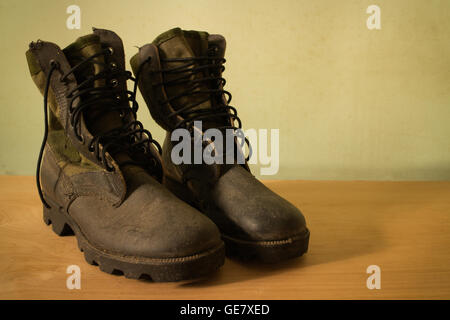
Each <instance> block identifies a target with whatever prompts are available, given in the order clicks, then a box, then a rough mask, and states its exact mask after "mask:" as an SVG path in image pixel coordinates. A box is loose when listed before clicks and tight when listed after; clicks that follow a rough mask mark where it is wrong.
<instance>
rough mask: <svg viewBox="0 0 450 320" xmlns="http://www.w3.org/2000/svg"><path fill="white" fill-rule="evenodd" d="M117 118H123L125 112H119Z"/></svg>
mask: <svg viewBox="0 0 450 320" xmlns="http://www.w3.org/2000/svg"><path fill="white" fill-rule="evenodd" d="M119 117H121V118H123V117H125V112H123V110H120V112H119Z"/></svg>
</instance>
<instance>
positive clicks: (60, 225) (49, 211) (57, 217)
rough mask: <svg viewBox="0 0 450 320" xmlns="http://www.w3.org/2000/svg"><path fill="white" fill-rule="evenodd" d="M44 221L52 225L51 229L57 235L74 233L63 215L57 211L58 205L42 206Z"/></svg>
mask: <svg viewBox="0 0 450 320" xmlns="http://www.w3.org/2000/svg"><path fill="white" fill-rule="evenodd" d="M44 223H45V224H46V225H50V224H51V225H52V229H53V231H54V232H55V233H56V234H57V235H58V236H72V235H74V233H73V230H72V228H71V227H70V226H69V224H68V223H67V220H66V218H65V217H64V215H63V214H62V213H61V212H59V207H58V206H52V207H51V208H46V207H45V206H44Z"/></svg>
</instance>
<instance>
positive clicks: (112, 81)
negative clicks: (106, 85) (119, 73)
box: [110, 79, 119, 87]
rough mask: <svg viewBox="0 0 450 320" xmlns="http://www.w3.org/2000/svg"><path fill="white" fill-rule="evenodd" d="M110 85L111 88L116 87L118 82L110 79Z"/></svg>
mask: <svg viewBox="0 0 450 320" xmlns="http://www.w3.org/2000/svg"><path fill="white" fill-rule="evenodd" d="M110 83H111V85H112V86H113V87H117V86H118V85H119V81H117V79H111V81H110Z"/></svg>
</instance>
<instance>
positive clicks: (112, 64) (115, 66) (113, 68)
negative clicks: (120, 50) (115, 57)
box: [109, 62, 117, 70]
mask: <svg viewBox="0 0 450 320" xmlns="http://www.w3.org/2000/svg"><path fill="white" fill-rule="evenodd" d="M109 67H110V68H111V69H112V70H115V69H117V63H115V62H111V63H110V64H109Z"/></svg>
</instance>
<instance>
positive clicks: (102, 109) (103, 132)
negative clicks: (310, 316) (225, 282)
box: [26, 28, 309, 281]
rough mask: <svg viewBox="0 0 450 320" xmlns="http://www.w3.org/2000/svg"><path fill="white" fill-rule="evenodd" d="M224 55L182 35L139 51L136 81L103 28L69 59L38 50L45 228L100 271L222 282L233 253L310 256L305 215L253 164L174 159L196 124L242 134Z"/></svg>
mask: <svg viewBox="0 0 450 320" xmlns="http://www.w3.org/2000/svg"><path fill="white" fill-rule="evenodd" d="M224 53H225V39H224V38H223V37H222V36H220V35H212V34H208V33H206V32H197V31H184V30H181V29H179V28H175V29H172V30H169V31H167V32H165V33H163V34H162V35H160V36H158V37H157V38H156V39H155V40H154V41H153V42H152V43H150V44H146V45H145V46H143V47H141V48H139V52H138V53H137V54H136V55H135V56H134V57H133V58H132V59H131V66H132V69H133V72H134V75H135V76H134V77H133V75H132V73H131V72H129V71H126V70H125V57H124V49H123V44H122V40H121V39H120V38H119V37H118V36H117V35H116V34H115V33H114V32H112V31H108V30H104V29H95V28H94V29H93V33H92V34H89V35H86V36H83V37H80V38H78V39H77V40H76V41H75V42H74V43H72V44H70V45H69V46H68V47H66V48H65V49H60V48H59V47H58V46H57V45H55V44H53V43H51V42H45V41H41V40H38V41H37V42H32V43H31V44H30V47H29V50H28V51H27V52H26V57H27V61H28V66H29V69H30V73H31V76H32V78H33V81H34V82H35V84H36V85H37V87H38V88H39V90H40V91H41V93H43V95H44V115H45V134H44V141H43V143H42V147H41V151H40V154H39V159H38V166H37V172H36V180H37V187H38V191H39V195H40V197H41V200H42V203H43V205H44V221H45V223H46V224H48V225H49V224H51V225H52V228H53V230H54V231H55V232H56V233H57V234H58V235H70V234H75V235H76V238H77V241H78V245H79V248H80V250H81V251H83V252H84V255H85V258H86V260H87V262H88V263H90V264H93V265H99V266H100V269H101V270H102V271H105V272H108V273H114V274H124V275H125V276H126V277H128V278H151V279H152V280H154V281H176V280H182V279H191V278H196V277H200V276H203V275H205V274H208V273H210V272H212V271H214V270H216V269H217V268H219V267H220V266H221V265H222V264H223V263H224V257H225V252H226V253H227V254H228V255H229V256H232V257H237V258H241V259H245V260H254V261H263V262H277V261H281V260H284V259H287V258H292V257H296V256H300V255H302V254H303V253H305V252H306V251H307V248H308V240H309V231H308V229H307V228H306V223H305V219H304V217H303V215H302V214H301V212H300V211H299V210H298V209H297V208H295V207H294V206H293V205H292V204H290V203H289V202H287V201H286V200H284V199H283V198H281V197H280V196H278V195H277V194H275V193H273V192H272V191H270V190H269V189H268V188H266V187H265V186H264V185H263V184H262V183H260V182H259V181H258V180H256V179H255V177H254V176H253V175H252V174H251V173H250V170H249V167H248V165H247V163H246V162H245V161H244V163H238V162H235V163H232V164H229V163H227V164H219V163H213V164H206V163H204V162H202V163H200V164H189V163H181V164H174V162H173V161H172V159H171V153H172V148H173V147H174V142H173V141H172V139H171V133H172V132H173V131H174V130H176V129H180V128H182V129H187V130H189V132H191V133H192V131H193V130H194V129H195V128H194V126H193V123H194V122H195V121H202V124H203V128H204V129H208V128H217V129H218V130H224V129H225V128H228V129H229V128H232V129H237V128H240V120H239V118H238V117H237V113H236V109H235V108H233V107H232V106H230V105H229V104H228V102H229V99H228V97H230V94H229V93H228V92H227V91H225V90H224V89H223V85H224V84H225V80H224V79H223V78H222V71H223V70H224V67H223V63H224V62H225V59H224ZM127 80H132V81H134V90H133V91H130V90H128V89H127ZM138 87H139V89H140V91H141V93H142V95H143V97H144V99H145V102H146V103H147V105H148V108H149V109H150V113H151V115H152V117H153V118H154V120H155V121H156V122H157V123H158V124H159V125H160V126H162V127H163V128H164V129H165V130H166V131H167V135H166V139H165V141H164V145H163V147H162V148H161V147H160V145H159V144H158V143H157V142H156V141H155V140H153V138H152V135H151V134H150V132H149V131H147V130H146V129H145V128H144V127H143V125H142V123H141V122H139V121H137V118H136V112H137V110H138V104H137V102H136V92H137V88H138ZM236 122H238V124H239V125H238V127H236V126H235V123H236ZM236 144H237V142H236ZM236 149H238V147H236Z"/></svg>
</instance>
